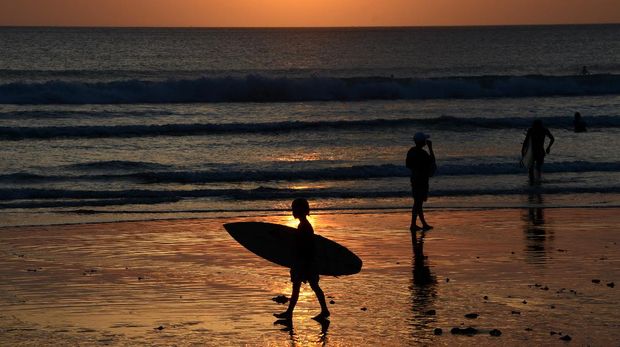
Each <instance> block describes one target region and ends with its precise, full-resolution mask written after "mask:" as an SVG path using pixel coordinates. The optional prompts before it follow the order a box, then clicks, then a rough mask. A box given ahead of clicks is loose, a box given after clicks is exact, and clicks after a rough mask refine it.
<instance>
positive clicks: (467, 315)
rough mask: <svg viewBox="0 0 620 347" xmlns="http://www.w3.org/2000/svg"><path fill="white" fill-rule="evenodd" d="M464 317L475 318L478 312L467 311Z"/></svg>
mask: <svg viewBox="0 0 620 347" xmlns="http://www.w3.org/2000/svg"><path fill="white" fill-rule="evenodd" d="M465 318H469V319H476V318H478V314H477V313H468V314H466V315H465Z"/></svg>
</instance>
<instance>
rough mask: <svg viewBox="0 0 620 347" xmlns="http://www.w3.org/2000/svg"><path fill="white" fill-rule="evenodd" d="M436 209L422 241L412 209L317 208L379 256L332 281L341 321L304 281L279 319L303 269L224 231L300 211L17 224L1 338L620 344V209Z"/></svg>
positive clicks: (1, 272)
mask: <svg viewBox="0 0 620 347" xmlns="http://www.w3.org/2000/svg"><path fill="white" fill-rule="evenodd" d="M427 218H428V219H429V221H431V222H432V224H434V226H435V229H434V230H432V231H430V232H428V233H426V235H424V238H423V239H420V238H421V235H420V234H418V239H417V241H416V243H415V247H413V245H412V240H411V235H410V233H409V230H408V226H409V216H408V214H407V212H402V211H400V212H393V213H390V212H385V211H384V212H380V213H365V214H341V215H336V214H321V215H314V216H313V219H312V222H313V224H314V226H315V230H316V232H317V233H319V234H321V235H323V236H326V237H329V238H331V239H333V240H335V241H338V242H340V243H342V244H343V245H346V246H347V247H349V248H350V249H351V250H353V251H354V252H356V253H357V254H358V255H359V256H360V257H361V258H362V259H363V261H364V268H363V270H362V272H361V273H360V274H358V275H354V276H348V277H341V278H333V277H323V278H322V279H321V286H322V287H323V290H324V291H325V293H326V295H327V296H328V301H329V300H333V302H334V303H333V304H329V307H330V310H331V312H332V317H330V324H329V326H327V325H326V324H324V325H323V326H322V325H321V324H319V323H317V322H315V321H313V320H312V319H310V317H312V316H314V315H315V314H317V313H318V312H319V307H318V303H317V302H316V299H315V297H314V295H313V293H312V291H311V290H310V288H309V287H308V286H303V287H302V294H301V297H300V302H299V304H298V307H297V309H296V311H295V317H294V319H293V326H292V327H287V326H283V325H277V324H276V325H274V322H275V321H276V320H275V318H273V316H272V314H273V313H274V312H280V311H283V310H284V309H285V306H284V305H279V304H277V303H275V302H274V301H272V300H271V299H272V298H273V297H275V296H276V295H279V294H286V295H287V296H288V295H289V294H290V283H289V278H288V270H287V269H284V268H282V267H279V266H276V265H273V264H271V263H268V262H267V261H265V260H262V259H260V258H258V257H256V256H254V255H253V254H251V253H250V252H248V251H246V250H245V249H243V248H242V247H241V246H240V245H238V244H237V243H236V242H235V241H234V240H232V238H231V237H230V236H229V235H228V234H227V233H226V232H225V231H224V229H223V228H222V224H223V223H227V222H231V221H245V220H261V221H268V222H275V223H282V224H289V225H295V222H294V221H293V220H292V219H291V217H289V216H288V215H280V216H271V217H254V218H214V219H201V220H176V221H152V222H123V223H101V224H84V225H65V226H53V227H19V228H17V227H15V228H2V229H0V276H1V278H2V282H1V283H0V345H3V346H15V345H23V346H40V345H55V346H58V345H78V344H79V345H162V346H163V345H180V346H184V345H203V344H205V345H244V344H245V345H272V346H282V345H287V346H289V345H291V344H292V343H291V341H293V342H295V343H294V345H297V344H298V345H307V344H309V345H312V344H315V343H319V344H326V345H328V346H349V345H352V346H359V345H398V346H400V345H403V346H404V345H413V344H416V343H422V344H428V345H451V346H453V345H472V344H476V345H563V344H566V343H567V342H565V341H563V340H560V338H561V337H563V336H566V335H568V336H570V338H571V341H570V342H568V343H570V344H572V345H592V346H611V345H618V341H620V329H619V328H620V310H618V307H620V294H619V292H618V290H620V288H618V287H617V285H618V284H620V283H619V282H620V252H619V251H620V245H619V243H620V234H619V233H618V225H619V224H620V209H612V208H609V209H605V208H601V209H549V208H547V209H542V208H531V209H505V210H479V211H471V210H470V211H463V210H455V211H447V210H441V211H439V210H438V211H429V212H428V216H427ZM593 280H595V281H594V282H593ZM596 280H598V282H597V281H596ZM612 283H613V285H614V286H613V287H612ZM469 313H476V314H478V317H477V318H466V317H465V315H466V314H469ZM455 327H460V328H467V327H473V328H475V329H477V331H478V333H477V334H475V335H473V336H467V335H456V334H452V333H451V332H450V331H451V329H452V328H455ZM436 328H440V329H442V331H443V334H442V335H435V329H436ZM493 329H498V330H500V331H501V336H491V334H490V331H491V330H493Z"/></svg>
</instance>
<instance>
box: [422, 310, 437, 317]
mask: <svg viewBox="0 0 620 347" xmlns="http://www.w3.org/2000/svg"><path fill="white" fill-rule="evenodd" d="M424 314H426V315H427V316H434V315H436V314H437V311H435V310H428V311H426V312H424Z"/></svg>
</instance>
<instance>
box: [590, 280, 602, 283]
mask: <svg viewBox="0 0 620 347" xmlns="http://www.w3.org/2000/svg"><path fill="white" fill-rule="evenodd" d="M592 283H601V280H597V279H593V280H592Z"/></svg>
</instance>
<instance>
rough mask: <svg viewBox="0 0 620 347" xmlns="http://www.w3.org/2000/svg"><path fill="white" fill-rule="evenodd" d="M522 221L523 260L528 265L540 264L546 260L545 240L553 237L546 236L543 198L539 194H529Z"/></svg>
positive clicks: (550, 235)
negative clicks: (528, 263)
mask: <svg viewBox="0 0 620 347" xmlns="http://www.w3.org/2000/svg"><path fill="white" fill-rule="evenodd" d="M523 219H524V222H525V224H524V233H525V255H526V258H525V259H526V261H528V262H530V263H534V264H542V263H544V262H545V260H546V253H547V240H548V239H549V240H550V239H552V238H553V235H552V234H549V235H547V228H546V227H545V211H544V208H543V198H542V195H541V194H540V193H530V194H529V196H528V208H527V214H525V215H524V218H523Z"/></svg>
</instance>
